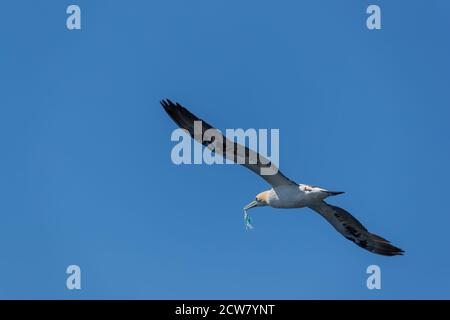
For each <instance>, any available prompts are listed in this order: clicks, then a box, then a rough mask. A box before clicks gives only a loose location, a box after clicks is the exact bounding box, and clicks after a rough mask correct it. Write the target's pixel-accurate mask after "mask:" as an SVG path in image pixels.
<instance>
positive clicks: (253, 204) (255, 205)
mask: <svg viewBox="0 0 450 320" xmlns="http://www.w3.org/2000/svg"><path fill="white" fill-rule="evenodd" d="M257 206H258V202H256V201H252V202H250V203H249V204H248V205H246V206H245V207H244V210H248V209H251V208H254V207H257Z"/></svg>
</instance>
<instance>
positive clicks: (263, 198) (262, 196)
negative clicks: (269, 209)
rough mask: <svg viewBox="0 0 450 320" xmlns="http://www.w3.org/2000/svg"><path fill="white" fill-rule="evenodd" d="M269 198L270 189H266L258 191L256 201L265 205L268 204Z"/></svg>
mask: <svg viewBox="0 0 450 320" xmlns="http://www.w3.org/2000/svg"><path fill="white" fill-rule="evenodd" d="M268 199H269V191H264V192H261V193H258V194H257V195H256V202H258V203H262V204H264V205H267V204H268V203H267V200H268Z"/></svg>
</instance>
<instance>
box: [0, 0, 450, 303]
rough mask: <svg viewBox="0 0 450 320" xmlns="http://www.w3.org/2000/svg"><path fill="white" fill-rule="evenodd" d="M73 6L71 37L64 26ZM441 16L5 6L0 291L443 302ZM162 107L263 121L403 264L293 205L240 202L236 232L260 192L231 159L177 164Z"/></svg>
mask: <svg viewBox="0 0 450 320" xmlns="http://www.w3.org/2000/svg"><path fill="white" fill-rule="evenodd" d="M72 3H74V4H78V5H79V6H80V7H81V10H82V30H81V31H69V30H67V29H66V17H67V15H66V8H67V6H68V5H69V4H72ZM372 3H374V4H378V5H380V6H381V9H382V30H380V31H370V30H368V29H367V28H366V18H367V14H366V8H367V6H368V5H369V4H372ZM449 12H450V3H449V2H448V1H446V0H434V1H433V0H421V1H381V0H377V1H360V0H352V1H348V0H346V1H343V0H342V1H335V0H329V1H325V0H322V1H316V0H310V1H294V0H292V1H276V2H275V1H237V0H233V1H230V0H226V1H225V0H214V1H211V0H192V1H184V0H164V1H162V0H158V1H156V0H154V1H153V0H152V1H143V0H142V1H137V0H136V1H106V0H104V1H98V0H97V1H93V0H74V1H60V0H58V1H56V0H54V1H49V0H47V1H31V0H29V1H24V0H20V1H8V2H4V3H2V5H1V10H0V88H1V89H0V92H1V93H0V148H1V156H0V194H1V195H0V214H1V220H0V248H1V249H0V251H1V259H0V298H289V299H297V298H298V299H299V298H337V299H344V298H364V299H365V298H368V299H379V298H395V299H397V298H450V257H449V254H450V253H449V248H448V246H449V243H450V240H449V237H448V235H449V231H448V230H449V224H450V210H449V209H448V203H447V201H448V192H449V187H448V186H449V183H448V180H449V179H450V170H449V169H448V164H449V163H450V148H449V138H450V126H449V119H450V97H449V83H450V60H449V57H450V42H449V31H450V20H449V19H448V14H449ZM163 98H171V99H172V100H174V101H179V102H180V103H182V104H184V105H185V106H187V107H188V108H190V109H191V110H192V111H193V112H194V113H195V114H197V115H198V116H200V117H202V118H204V119H206V120H207V121H208V122H210V123H212V124H214V125H215V126H217V127H218V128H221V129H225V128H279V129H280V153H281V154H280V165H281V169H282V171H283V173H285V174H286V175H287V176H289V177H291V178H292V179H294V180H296V181H297V182H302V183H308V184H313V185H320V186H323V187H325V188H328V189H332V190H342V191H346V193H345V194H344V195H342V196H339V197H335V198H333V199H330V202H331V203H333V204H335V205H338V206H341V207H343V208H346V209H347V210H349V211H350V212H351V213H353V214H354V215H355V216H356V217H357V218H358V219H360V220H361V221H362V222H363V223H364V224H365V225H366V226H367V227H368V228H369V229H370V230H371V231H372V232H375V233H378V234H380V235H382V236H384V237H386V238H388V239H389V240H391V241H392V242H393V243H394V244H395V245H397V246H399V247H401V248H403V249H404V250H405V251H406V255H405V256H403V257H383V256H377V255H374V254H371V253H369V252H367V251H365V250H363V249H360V248H359V247H357V246H355V245H354V244H353V243H351V242H349V241H347V240H346V239H344V238H343V237H342V236H341V235H340V234H338V233H337V232H336V231H335V230H334V229H333V228H332V227H331V226H330V225H329V224H327V223H326V222H325V220H323V219H322V218H321V217H320V216H319V215H316V214H314V213H312V211H310V210H309V209H293V210H276V209H272V208H258V209H255V210H253V211H251V212H252V216H253V219H254V225H255V230H254V232H247V231H246V230H245V228H244V223H243V212H242V208H243V207H244V205H246V204H247V203H249V202H250V201H252V200H253V199H254V197H255V195H256V194H257V193H259V192H261V191H263V190H266V189H268V188H269V186H268V185H267V184H266V183H265V182H264V181H263V180H262V179H260V178H258V177H257V176H256V175H254V174H253V173H251V172H250V171H248V170H245V169H244V168H242V167H240V166H233V165H231V166H230V165H226V166H225V165H224V166H219V165H216V166H207V165H181V166H175V165H174V164H173V163H172V162H171V158H170V152H171V149H172V147H173V146H174V144H175V143H174V142H171V141H170V135H171V132H172V130H173V129H175V125H174V123H173V122H172V121H171V120H170V119H169V118H168V117H167V115H166V114H165V113H164V111H163V109H162V108H161V107H160V105H159V100H161V99H163ZM71 264H76V265H79V266H80V267H81V270H82V290H80V291H69V290H67V289H66V277H67V275H66V273H65V270H66V267H67V266H68V265H71ZM371 264H376V265H379V266H380V267H381V271H382V289H381V290H372V291H371V290H368V289H367V288H366V279H367V277H368V275H367V274H366V268H367V266H369V265H371Z"/></svg>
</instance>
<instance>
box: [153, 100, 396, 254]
mask: <svg viewBox="0 0 450 320" xmlns="http://www.w3.org/2000/svg"><path fill="white" fill-rule="evenodd" d="M161 104H162V106H163V107H164V110H165V111H166V112H167V114H168V115H169V116H170V117H171V118H172V119H173V120H174V121H175V123H176V124H178V125H179V126H180V127H181V128H183V129H185V130H186V131H187V132H189V134H190V135H191V137H192V138H193V139H195V140H197V141H198V142H200V143H202V144H203V145H204V146H205V147H207V148H210V149H211V150H213V151H214V152H215V153H216V154H220V155H222V156H223V157H225V158H227V159H229V160H232V161H234V162H237V161H236V160H237V159H244V160H245V162H244V163H241V162H238V163H240V164H242V165H243V166H244V167H246V168H247V169H249V170H251V171H253V172H254V173H256V174H257V175H259V176H260V177H261V178H262V179H264V180H265V181H266V182H267V183H269V184H270V185H271V186H272V189H270V190H267V191H264V192H261V193H259V194H258V195H257V196H256V199H255V201H252V202H251V203H249V204H248V205H247V206H245V208H244V220H245V223H246V227H250V228H253V227H252V226H251V224H250V217H249V215H248V214H247V210H249V209H251V208H254V207H262V206H271V207H273V208H304V207H308V208H310V209H312V210H314V211H315V212H317V213H318V214H320V215H321V216H322V217H324V218H325V219H326V220H327V221H328V222H329V223H330V224H331V225H332V226H333V227H334V228H335V229H336V230H337V231H338V232H339V233H341V234H342V235H343V236H344V237H345V238H346V239H348V240H351V241H353V242H354V243H356V244H357V245H358V246H360V247H361V248H364V249H366V250H368V251H370V252H373V253H376V254H381V255H385V256H395V255H402V254H403V252H404V251H403V250H402V249H400V248H397V247H395V246H393V245H392V244H391V243H390V242H389V241H388V240H386V239H384V238H382V237H380V236H378V235H376V234H374V233H371V232H369V231H368V230H367V229H366V228H365V227H364V226H363V225H362V224H361V222H359V221H358V220H357V219H356V218H355V217H354V216H352V215H351V214H350V213H349V212H347V211H346V210H344V209H342V208H339V207H336V206H333V205H331V204H328V203H326V202H325V201H324V199H325V198H327V197H329V196H336V195H339V194H341V193H343V192H336V191H328V190H325V189H322V188H319V187H313V186H309V185H306V184H297V183H296V182H294V181H292V180H291V179H289V178H288V177H286V176H285V175H284V174H282V173H281V171H279V170H278V168H276V167H275V165H274V164H273V163H272V162H271V161H269V160H268V159H266V158H264V156H262V155H261V154H258V153H257V152H256V151H254V150H251V149H249V148H247V147H245V146H242V145H239V144H237V143H235V142H234V141H231V140H228V139H227V138H226V137H224V136H223V135H222V134H221V133H220V131H219V130H217V129H216V128H214V127H212V126H211V125H209V124H208V123H206V122H204V121H203V120H201V119H199V118H197V117H196V116H195V115H193V114H192V113H191V112H190V111H189V110H187V109H186V108H184V107H183V106H181V105H180V104H179V103H176V104H174V103H173V102H172V101H170V100H165V101H164V100H163V101H161ZM196 121H200V122H201V123H202V135H203V133H204V132H206V130H214V131H215V132H216V135H217V136H220V137H221V139H219V141H222V143H215V140H214V141H213V140H209V141H205V140H203V136H198V135H195V129H194V125H195V122H196ZM252 159H253V160H255V159H256V160H257V162H256V163H254V162H252V161H251V160H252ZM268 167H269V168H270V169H274V170H271V172H274V174H273V175H263V174H262V173H261V171H262V169H263V168H264V169H267V168H268Z"/></svg>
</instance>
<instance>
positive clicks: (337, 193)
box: [325, 190, 344, 196]
mask: <svg viewBox="0 0 450 320" xmlns="http://www.w3.org/2000/svg"><path fill="white" fill-rule="evenodd" d="M325 192H326V193H327V194H328V195H329V196H338V195H340V194H343V193H344V192H343V191H328V190H327V191H325Z"/></svg>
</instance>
